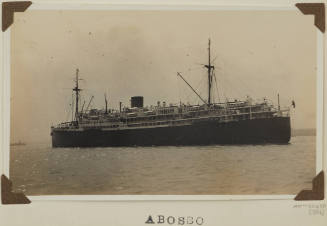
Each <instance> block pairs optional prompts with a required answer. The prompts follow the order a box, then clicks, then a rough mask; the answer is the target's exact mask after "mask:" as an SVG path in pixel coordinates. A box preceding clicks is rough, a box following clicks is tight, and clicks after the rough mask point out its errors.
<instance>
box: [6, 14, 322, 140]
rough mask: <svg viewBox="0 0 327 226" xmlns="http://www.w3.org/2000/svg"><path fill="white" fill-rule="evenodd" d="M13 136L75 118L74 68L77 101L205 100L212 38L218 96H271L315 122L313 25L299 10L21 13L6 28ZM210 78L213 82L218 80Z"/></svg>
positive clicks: (297, 120)
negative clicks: (79, 90)
mask: <svg viewBox="0 0 327 226" xmlns="http://www.w3.org/2000/svg"><path fill="white" fill-rule="evenodd" d="M11 29H12V30H11V101H10V103H11V108H10V109H11V142H17V141H18V140H22V141H25V142H26V141H44V140H50V127H51V125H55V124H57V123H60V122H64V121H69V120H71V102H72V90H71V89H72V88H73V86H74V83H73V82H74V77H75V71H76V69H77V68H78V69H79V71H80V77H81V78H82V79H83V80H81V81H80V86H81V88H82V89H83V91H82V93H81V97H82V100H81V104H83V102H84V101H85V102H86V104H85V105H87V103H88V101H89V99H90V97H91V96H92V95H93V96H94V100H93V101H92V103H91V107H92V108H104V105H105V102H104V94H105V93H106V95H107V97H108V99H109V107H110V108H115V109H118V108H119V101H122V102H123V105H124V106H129V105H130V102H129V100H130V97H132V96H144V101H145V105H155V104H156V103H157V101H161V102H163V101H165V102H167V103H179V102H180V101H182V102H184V103H190V104H198V103H201V100H200V99H199V98H198V97H197V96H196V95H195V94H194V93H193V92H192V91H191V90H190V88H189V87H188V86H187V85H186V84H185V83H184V82H183V81H182V80H181V79H180V78H179V77H177V72H180V73H181V74H182V75H183V76H184V78H185V79H186V80H187V81H188V82H189V83H190V84H191V85H192V86H193V87H194V88H195V89H196V90H197V91H198V92H199V93H200V95H201V96H202V97H203V98H204V99H207V80H206V79H207V74H206V70H205V68H204V66H203V64H205V63H207V55H208V52H207V48H208V39H209V38H210V39H211V50H212V63H213V64H214V65H215V75H216V80H217V84H218V85H217V86H216V85H215V86H214V87H213V97H214V99H215V101H219V100H220V101H225V100H226V99H228V100H233V99H245V97H246V96H247V95H250V96H251V97H252V98H253V99H258V100H262V99H263V98H267V99H269V100H271V101H272V102H273V103H275V104H277V94H278V93H279V95H280V102H281V106H282V107H283V106H284V107H289V106H290V104H291V101H292V100H294V101H295V102H296V108H295V109H292V111H291V124H292V128H295V129H301V128H315V125H316V61H317V60H316V39H317V37H316V27H315V26H314V25H313V17H311V16H304V15H302V14H301V13H300V12H299V11H32V10H30V11H26V12H24V13H15V22H14V24H13V25H12V26H11ZM215 84H216V83H215Z"/></svg>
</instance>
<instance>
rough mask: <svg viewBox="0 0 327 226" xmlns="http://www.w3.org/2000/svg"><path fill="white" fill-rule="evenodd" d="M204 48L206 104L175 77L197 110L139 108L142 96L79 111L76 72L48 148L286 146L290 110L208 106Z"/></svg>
mask: <svg viewBox="0 0 327 226" xmlns="http://www.w3.org/2000/svg"><path fill="white" fill-rule="evenodd" d="M210 54H211V53H210V39H209V44H208V64H206V65H204V67H205V68H206V70H207V72H208V98H207V100H205V99H204V98H202V97H201V96H200V95H199V94H198V93H197V92H196V90H195V89H194V88H193V87H192V86H191V85H190V84H189V83H188V82H187V81H186V80H185V78H184V77H183V76H182V75H181V73H177V75H178V76H179V77H180V78H181V79H182V80H183V81H184V82H185V83H186V84H187V85H188V86H189V87H190V89H191V90H192V91H193V92H194V93H195V94H196V95H197V96H198V97H199V99H200V100H201V101H202V102H203V104H199V105H189V104H182V103H180V104H166V103H165V102H163V103H162V104H161V103H160V102H158V103H157V105H156V106H150V107H147V106H144V104H143V103H144V98H143V97H142V96H133V97H131V106H130V107H124V108H122V103H121V102H120V107H119V110H112V109H110V110H108V107H107V99H106V97H105V109H103V110H99V109H90V110H89V109H88V108H89V105H90V102H91V101H92V98H93V96H92V98H91V100H90V102H89V104H88V106H87V108H86V109H84V104H85V102H84V104H83V107H82V109H81V110H80V109H79V93H80V92H81V89H80V87H79V83H78V81H79V77H78V73H79V71H78V69H77V70H76V80H75V87H74V88H73V91H74V92H75V110H74V111H75V114H74V117H73V119H72V121H70V122H64V123H60V124H58V125H57V126H53V127H51V136H52V146H53V147H108V146H157V145H158V146H159V145H160V146H162V145H174V146H177V145H213V144H261V143H277V144H286V143H288V142H289V141H290V137H291V125H290V114H289V112H290V109H289V107H287V108H285V109H281V108H280V105H279V95H278V106H277V107H275V106H274V105H273V104H270V103H268V102H267V100H266V99H264V100H262V101H260V102H255V101H253V99H252V98H250V97H247V98H246V100H243V101H241V100H234V101H226V102H222V103H214V102H213V101H212V94H211V89H212V82H213V77H214V73H213V71H214V69H215V67H214V65H213V64H212V63H211V56H210Z"/></svg>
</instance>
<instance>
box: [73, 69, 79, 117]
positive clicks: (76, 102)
mask: <svg viewBox="0 0 327 226" xmlns="http://www.w3.org/2000/svg"><path fill="white" fill-rule="evenodd" d="M78 72H79V70H78V68H77V69H76V78H75V87H74V89H73V91H74V92H75V98H76V101H75V120H76V121H78V114H79V113H78V98H79V92H80V91H81V89H80V88H78V80H79V79H78Z"/></svg>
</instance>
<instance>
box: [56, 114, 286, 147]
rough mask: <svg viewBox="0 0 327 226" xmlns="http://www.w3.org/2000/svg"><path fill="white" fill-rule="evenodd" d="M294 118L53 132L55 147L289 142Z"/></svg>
mask: <svg viewBox="0 0 327 226" xmlns="http://www.w3.org/2000/svg"><path fill="white" fill-rule="evenodd" d="M290 136H291V129H290V118H289V117H274V118H265V119H252V120H243V121H238V122H226V123H218V122H216V121H205V122H198V123H194V124H192V125H185V126H176V127H173V126H172V127H160V128H142V129H124V130H123V129H122V130H115V131H102V130H100V129H90V130H85V131H58V130H53V131H52V146H53V147H108V146H152V145H158V146H159V145H210V144H261V143H279V144H285V143H288V142H289V140H290Z"/></svg>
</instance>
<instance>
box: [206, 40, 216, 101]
mask: <svg viewBox="0 0 327 226" xmlns="http://www.w3.org/2000/svg"><path fill="white" fill-rule="evenodd" d="M210 54H211V53H210V38H209V42H208V64H207V65H204V66H205V67H206V68H207V69H208V105H210V104H211V86H212V70H213V69H214V68H215V67H214V66H213V65H211V55H210Z"/></svg>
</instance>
